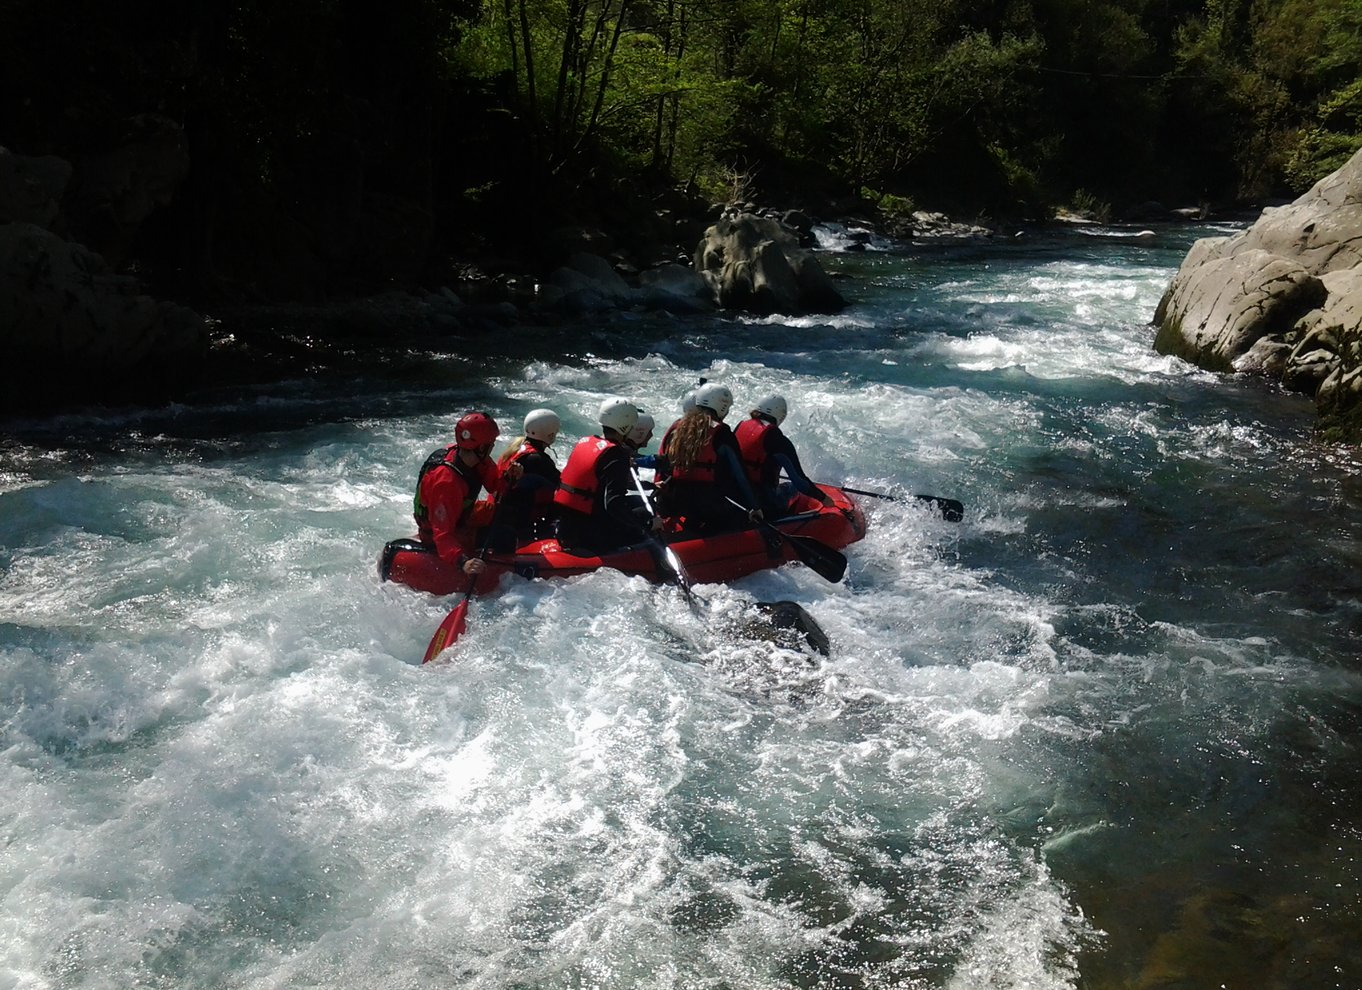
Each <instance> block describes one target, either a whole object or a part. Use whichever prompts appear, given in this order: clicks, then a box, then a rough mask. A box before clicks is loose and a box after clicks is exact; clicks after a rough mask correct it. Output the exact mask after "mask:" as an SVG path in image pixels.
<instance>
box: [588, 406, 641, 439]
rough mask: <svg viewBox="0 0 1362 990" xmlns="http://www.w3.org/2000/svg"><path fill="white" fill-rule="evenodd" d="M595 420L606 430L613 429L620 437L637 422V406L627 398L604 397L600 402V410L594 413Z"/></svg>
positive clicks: (624, 435) (627, 433) (625, 434)
mask: <svg viewBox="0 0 1362 990" xmlns="http://www.w3.org/2000/svg"><path fill="white" fill-rule="evenodd" d="M596 422H598V423H600V424H601V425H602V426H604V427H605V428H606V429H608V430H614V431H615V432H616V433H618V434H619V435H620V436H622V437H627V436H628V435H629V431H630V430H632V429H633V428H634V424H635V423H637V422H638V406H636V405H634V404H633V403H632V402H630V401H629V400H628V399H618V398H616V399H606V400H605V401H604V402H602V403H601V410H600V412H599V413H597V414H596Z"/></svg>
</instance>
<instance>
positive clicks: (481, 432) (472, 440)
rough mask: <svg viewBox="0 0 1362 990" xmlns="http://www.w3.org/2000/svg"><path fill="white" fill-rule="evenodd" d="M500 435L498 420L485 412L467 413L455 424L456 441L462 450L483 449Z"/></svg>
mask: <svg viewBox="0 0 1362 990" xmlns="http://www.w3.org/2000/svg"><path fill="white" fill-rule="evenodd" d="M500 435H501V431H500V430H499V429H497V423H496V420H494V419H493V418H492V417H491V416H489V415H487V414H486V413H484V412H471V413H467V414H465V415H464V416H463V417H462V418H461V419H460V420H459V421H458V422H457V423H455V424H454V443H455V444H456V445H457V446H458V448H459V449H460V450H482V449H483V448H484V447H490V446H492V444H494V443H496V441H497V437H499V436H500Z"/></svg>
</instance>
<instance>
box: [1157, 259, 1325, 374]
mask: <svg viewBox="0 0 1362 990" xmlns="http://www.w3.org/2000/svg"><path fill="white" fill-rule="evenodd" d="M1179 276H1180V277H1179V278H1177V279H1174V281H1173V286H1172V288H1171V289H1170V291H1169V292H1168V294H1167V295H1165V296H1164V299H1163V301H1162V302H1161V303H1160V304H1159V312H1158V314H1157V315H1156V316H1155V320H1156V321H1157V322H1158V323H1159V333H1158V336H1157V337H1156V338H1155V341H1154V346H1155V348H1157V349H1158V351H1159V352H1160V353H1163V354H1176V355H1178V356H1179V357H1181V358H1184V359H1186V360H1187V361H1190V362H1192V363H1193V364H1198V365H1200V366H1201V367H1203V368H1210V369H1212V370H1214V371H1231V370H1234V362H1235V361H1236V360H1237V359H1238V358H1239V357H1240V356H1241V355H1243V354H1246V353H1247V352H1248V351H1249V348H1251V347H1252V346H1253V345H1254V344H1256V343H1257V342H1258V340H1259V339H1260V338H1262V337H1266V336H1267V335H1269V334H1271V333H1285V332H1286V331H1287V330H1290V329H1291V327H1292V325H1293V324H1294V323H1295V322H1296V320H1297V319H1298V318H1299V317H1300V316H1301V314H1303V313H1305V312H1307V311H1309V310H1310V309H1312V308H1314V307H1315V306H1318V305H1320V304H1322V303H1323V302H1324V299H1325V290H1324V284H1323V283H1322V282H1321V281H1320V280H1319V279H1318V278H1316V277H1315V276H1314V275H1311V274H1310V272H1308V271H1307V270H1306V269H1304V268H1302V267H1301V266H1300V265H1299V264H1297V263H1296V262H1294V261H1291V260H1289V259H1287V258H1282V257H1278V256H1277V255H1272V254H1268V253H1267V252H1266V251H1260V250H1256V249H1254V250H1248V251H1244V252H1242V253H1240V254H1235V255H1231V256H1229V257H1220V258H1214V259H1212V260H1209V261H1206V262H1204V263H1202V264H1199V265H1197V266H1195V267H1194V268H1191V269H1190V270H1189V271H1187V273H1186V276H1185V277H1181V276H1182V273H1181V272H1179Z"/></svg>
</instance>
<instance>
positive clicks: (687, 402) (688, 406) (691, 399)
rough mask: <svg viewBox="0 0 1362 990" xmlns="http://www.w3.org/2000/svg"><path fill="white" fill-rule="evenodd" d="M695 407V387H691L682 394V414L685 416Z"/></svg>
mask: <svg viewBox="0 0 1362 990" xmlns="http://www.w3.org/2000/svg"><path fill="white" fill-rule="evenodd" d="M694 408H695V389H691V390H690V391H689V392H687V393H686V394H685V395H683V396H681V415H682V416H684V415H686V413H688V412H690V411H691V410H692V409H694Z"/></svg>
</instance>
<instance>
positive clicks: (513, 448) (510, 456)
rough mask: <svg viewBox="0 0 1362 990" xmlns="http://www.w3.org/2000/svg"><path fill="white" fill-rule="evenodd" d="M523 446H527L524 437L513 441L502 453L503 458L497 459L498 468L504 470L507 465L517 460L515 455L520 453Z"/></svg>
mask: <svg viewBox="0 0 1362 990" xmlns="http://www.w3.org/2000/svg"><path fill="white" fill-rule="evenodd" d="M523 446H525V438H524V437H516V438H515V439H514V440H512V441H511V445H510V446H509V447H507V448H506V449H505V450H504V451H502V453H501V456H500V457H498V458H497V467H498V468H500V469H503V470H504V469H505V467H506V465H507V464H510V463H511V461H513V460H515V455H516V454H518V453H520V448H521V447H523Z"/></svg>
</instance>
